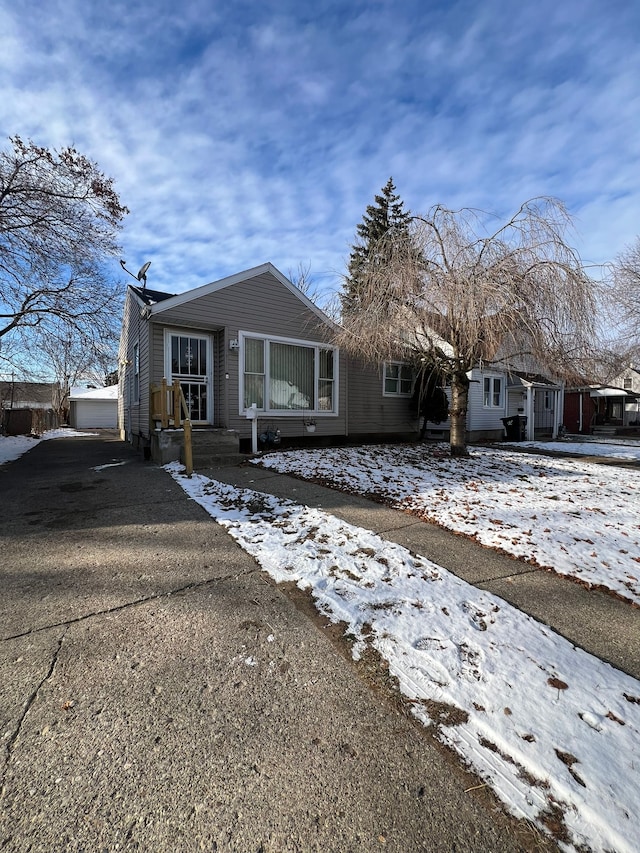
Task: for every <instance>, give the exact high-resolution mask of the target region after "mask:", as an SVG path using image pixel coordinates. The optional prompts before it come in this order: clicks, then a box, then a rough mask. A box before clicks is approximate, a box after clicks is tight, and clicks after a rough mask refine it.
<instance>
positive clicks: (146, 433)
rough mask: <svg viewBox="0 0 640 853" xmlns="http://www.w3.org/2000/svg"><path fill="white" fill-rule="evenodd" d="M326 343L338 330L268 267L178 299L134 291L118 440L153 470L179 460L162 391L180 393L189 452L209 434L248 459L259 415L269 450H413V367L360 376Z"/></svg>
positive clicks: (126, 322)
mask: <svg viewBox="0 0 640 853" xmlns="http://www.w3.org/2000/svg"><path fill="white" fill-rule="evenodd" d="M331 331H332V321H331V320H330V319H329V318H328V317H327V316H326V315H325V314H324V313H323V312H322V311H320V310H319V309H318V307H317V306H315V305H314V304H313V303H312V302H311V301H310V300H309V299H308V298H307V297H306V296H305V295H304V294H303V293H302V292H301V291H300V290H299V289H298V288H296V287H295V285H293V284H292V283H291V282H290V281H289V280H288V279H287V278H286V277H285V276H284V275H282V273H280V272H279V271H278V270H277V269H276V268H275V267H274V266H273V265H272V264H270V263H266V264H263V265H261V266H259V267H255V268H253V269H250V270H246V271H244V272H240V273H237V274H235V275H232V276H228V277H227V278H224V279H222V280H220V281H215V282H212V283H211V284H206V285H204V286H202V287H199V288H196V289H195V290H190V291H188V292H186V293H180V294H177V295H172V294H169V293H160V292H158V291H154V290H149V289H147V288H146V287H142V286H130V287H129V288H128V291H127V296H126V301H125V310H124V319H123V327H122V335H121V339H120V352H119V392H118V425H119V429H120V432H121V435H122V437H123V438H125V439H127V440H129V441H130V442H131V443H133V444H134V445H135V446H137V447H139V448H141V449H143V450H144V451H145V453H147V454H149V455H151V457H152V458H154V459H155V460H157V461H160V462H167V461H170V460H171V459H175V458H178V456H179V436H177V437H176V438H175V440H174V436H173V433H176V432H177V431H176V430H173V431H172V430H171V428H169V429H167V428H166V427H167V424H166V420H163V418H162V413H161V412H160V409H161V408H162V406H164V405H165V403H166V404H167V406H168V407H169V409H171V405H172V399H173V395H172V393H171V392H170V391H169V390H163V389H165V388H166V389H168V388H171V386H172V385H173V383H175V382H177V384H178V385H179V387H180V388H181V390H182V394H183V396H184V400H185V403H186V406H187V408H188V411H189V415H190V419H191V423H192V426H193V429H194V452H195V444H196V441H197V440H199V439H200V438H202V437H203V435H204V434H205V433H208V434H209V436H211V435H216V436H217V437H218V438H219V440H220V441H221V442H222V443H223V444H224V445H225V446H227V447H234V446H235V448H236V449H238V448H239V449H240V450H242V451H247V452H248V451H250V450H251V449H252V442H253V441H254V438H255V433H256V428H255V427H254V426H253V421H252V419H251V416H252V414H253V413H255V417H256V421H257V434H258V436H260V437H261V440H262V444H263V445H265V444H266V445H267V446H268V445H269V443H271V442H273V441H277V440H278V439H281V440H286V441H288V442H289V443H301V444H304V443H306V442H311V441H314V442H317V441H318V440H320V441H326V442H327V443H328V442H332V443H334V442H335V443H337V442H339V441H345V440H366V439H377V438H384V437H389V438H390V437H393V438H394V439H398V440H400V439H406V438H415V437H416V436H417V434H418V419H417V414H416V412H415V411H414V408H413V406H412V394H413V387H412V380H411V375H410V371H408V370H407V367H406V365H402V364H394V363H388V364H385V365H383V366H382V367H380V368H377V367H374V366H370V365H363V364H359V363H357V362H356V361H354V360H353V359H352V358H348V357H347V355H346V354H345V353H343V352H340V351H339V350H338V349H337V348H336V347H335V346H333V344H332V343H331ZM163 380H164V381H165V385H164V386H163V385H162V382H163ZM167 401H168V402H167ZM199 433H200V434H201V435H198V434H199Z"/></svg>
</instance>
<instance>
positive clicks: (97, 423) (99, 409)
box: [71, 400, 118, 429]
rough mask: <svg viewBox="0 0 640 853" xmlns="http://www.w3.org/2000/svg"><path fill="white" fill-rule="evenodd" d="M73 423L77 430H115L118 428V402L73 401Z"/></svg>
mask: <svg viewBox="0 0 640 853" xmlns="http://www.w3.org/2000/svg"><path fill="white" fill-rule="evenodd" d="M71 405H72V416H71V423H72V425H73V426H74V427H75V428H76V429H92V428H93V429H115V428H116V427H117V426H118V403H117V401H116V400H73V401H72V403H71Z"/></svg>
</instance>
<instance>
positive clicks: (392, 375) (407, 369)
mask: <svg viewBox="0 0 640 853" xmlns="http://www.w3.org/2000/svg"><path fill="white" fill-rule="evenodd" d="M412 390H413V370H412V368H411V365H409V364H402V363H401V362H390V361H389V362H386V363H385V365H384V395H385V396H386V397H410V396H411V392H412Z"/></svg>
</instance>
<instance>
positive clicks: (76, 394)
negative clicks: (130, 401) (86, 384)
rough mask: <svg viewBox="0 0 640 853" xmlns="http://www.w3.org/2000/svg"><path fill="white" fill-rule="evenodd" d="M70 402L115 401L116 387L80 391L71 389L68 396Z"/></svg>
mask: <svg viewBox="0 0 640 853" xmlns="http://www.w3.org/2000/svg"><path fill="white" fill-rule="evenodd" d="M69 399H70V400H117V399H118V386H117V385H109V387H108V388H90V389H85V390H82V389H80V388H72V389H71V394H70V395H69Z"/></svg>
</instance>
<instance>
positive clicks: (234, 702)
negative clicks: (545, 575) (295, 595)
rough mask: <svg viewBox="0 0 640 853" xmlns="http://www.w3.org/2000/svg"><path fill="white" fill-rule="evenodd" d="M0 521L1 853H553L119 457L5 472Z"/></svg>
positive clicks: (107, 449)
mask: <svg viewBox="0 0 640 853" xmlns="http://www.w3.org/2000/svg"><path fill="white" fill-rule="evenodd" d="M217 473H218V476H221V475H222V471H219V472H217ZM262 473H266V472H262ZM225 476H227V477H228V478H229V479H230V480H232V479H234V478H239V479H240V480H243V481H244V480H248V479H249V478H252V479H254V480H255V478H256V477H258V476H261V472H258V471H256V470H255V469H254V468H253V467H251V468H235V469H226V474H225ZM269 477H270V482H269V486H268V488H270V489H276V488H282V489H285V490H287V492H288V496H289V497H292V496H293V497H295V496H296V495H295V494H293V493H292V491H291V490H292V488H296V489H300V490H302V485H301V484H299V483H297V481H296V483H294V484H290V483H287V482H286V481H285V480H284V479H282V478H280V479H279V478H277V477H276V476H274V475H273V474H270V475H269ZM278 483H280V485H278ZM264 486H265V487H267V483H266V482H265V483H264ZM300 495H301V492H300ZM323 500H326V502H327V508H329V506H328V505H329V504H330V503H331V501H333V502H334V503H335V504H336V505H337V504H338V503H340V504H341V506H342V509H341V511H344V512H347V509H348V507H349V506H351V505H352V508H351V509H348V511H349V512H354V513H356V514H357V513H361V518H362V523H363V524H365V525H366V526H371V525H370V522H369V520H370V519H371V518H372V514H373V508H372V507H370V506H369V507H367V506H364V505H362V504H361V503H360V502H359V501H356V500H353V501H352V500H351V499H347V498H346V497H345V496H341V495H337V494H335V493H329V494H327V495H325V496H324V498H323ZM338 509H339V507H338V506H336V507H335V511H336V513H337V514H338ZM376 509H377V510H378V511H379V512H381V513H382V512H385V511H384V510H383V509H382V508H376ZM0 514H1V515H0V517H1V518H2V536H1V539H0V545H1V548H2V552H1V553H2V559H1V562H0V589H1V591H2V595H1V597H0V677H1V679H2V681H1V683H2V689H1V691H0V725H1V728H0V732H1V737H2V747H3V750H2V755H1V757H0V768H1V770H0V772H1V775H2V779H1V784H2V802H1V804H0V848H2V849H3V850H7V851H15V852H16V853H21V852H22V851H25V853H26V851H115V850H120V851H123V850H125V851H129V850H130V851H134V850H139V851H172V853H177V851H195V850H206V851H234V853H253V851H255V853H258V851H262V853H266V852H267V851H272V853H275V851H278V853H281V852H282V853H283V852H284V851H316V850H317V851H336V853H337V851H340V853H346V851H354V853H355V851H357V853H366V852H367V851H376V850H383V849H384V850H387V851H398V853H411V852H412V851H452V850H456V851H491V850H493V851H516V850H520V851H525V850H534V849H535V850H545V849H546V850H548V849H554V848H553V846H552V845H549V844H547V843H546V842H544V841H542V840H541V839H540V837H539V836H538V835H537V833H536V832H535V831H534V830H532V829H530V828H529V827H528V826H527V825H526V824H523V823H519V822H517V821H515V820H514V819H512V818H510V817H508V816H506V815H505V814H504V813H503V811H502V810H501V809H500V807H499V806H498V805H497V804H496V802H495V800H494V799H493V797H492V795H491V794H490V793H489V792H488V790H487V789H486V788H484V787H483V786H479V785H478V780H477V779H475V778H474V777H472V776H470V775H468V774H466V773H465V772H464V771H463V770H462V769H461V768H460V766H459V764H458V762H457V761H456V760H455V759H454V758H452V757H451V756H450V755H449V754H448V753H447V752H446V751H445V750H444V749H443V748H442V747H440V746H439V745H438V744H437V743H436V742H435V741H434V740H432V739H431V737H430V735H429V733H428V732H425V731H424V730H423V729H421V728H419V727H418V726H417V725H415V724H414V723H412V721H411V720H410V719H409V718H408V717H407V716H406V715H404V714H403V713H401V711H400V710H399V708H398V706H397V705H395V704H394V703H393V702H392V701H389V700H387V698H385V694H384V691H379V690H373V689H371V688H370V687H368V686H367V684H366V683H365V682H364V681H363V680H362V679H360V678H359V677H358V675H357V673H356V671H355V670H354V668H353V667H352V666H351V665H350V664H349V662H348V661H346V660H345V658H344V657H343V656H341V654H339V652H338V651H337V650H336V648H335V647H334V645H332V643H331V642H330V640H329V638H328V637H327V636H326V635H325V634H323V633H322V632H321V631H319V630H318V629H317V628H316V627H315V626H314V623H313V622H312V621H311V620H310V619H308V618H307V617H306V616H305V615H304V614H303V613H302V612H301V611H300V610H298V609H296V607H295V606H294V605H293V604H292V602H291V600H290V599H289V598H288V597H287V596H286V595H285V594H284V592H283V591H281V590H280V589H279V588H277V587H275V586H273V584H271V583H269V582H268V581H267V579H266V578H265V577H264V575H263V574H262V573H261V572H260V571H259V570H258V568H257V566H256V564H255V563H254V561H253V560H252V559H251V558H250V557H249V556H248V555H247V554H245V553H244V552H243V551H242V550H241V549H240V548H239V547H238V546H237V545H236V544H235V543H234V542H233V540H232V539H231V538H230V537H229V536H228V534H227V533H226V532H225V531H224V530H223V529H222V528H220V527H219V526H218V525H216V524H215V523H214V522H212V521H211V519H210V518H209V517H208V516H207V515H206V514H205V513H204V511H203V510H201V509H200V507H198V506H197V505H196V504H195V503H194V502H192V501H190V500H188V499H187V497H186V495H185V494H184V492H183V491H182V489H180V487H179V486H178V485H177V484H175V483H174V482H173V480H172V479H171V477H170V476H169V475H168V474H167V473H166V472H164V471H163V470H162V469H160V468H158V467H156V466H154V465H152V464H150V463H145V462H143V461H142V460H141V458H140V457H139V456H138V455H137V454H136V453H135V452H134V451H133V450H132V449H131V448H130V447H129V446H127V445H125V444H124V443H122V442H120V441H118V440H116V439H115V438H114V437H113V436H109V435H108V434H107V435H103V436H100V437H98V438H93V437H87V438H74V439H57V440H55V441H47V442H42V443H40V444H39V445H38V446H37V447H35V448H34V449H33V450H31V451H30V452H29V453H28V454H26V455H25V456H23V457H22V458H20V459H18V460H16V461H15V462H11V463H8V464H6V465H3V466H0ZM379 518H380V519H381V520H382V516H379ZM397 533H398V535H400V536H402V537H405V539H406V540H407V542H408V540H409V539H410V537H411V535H412V532H411V525H409V527H408V528H407V529H405V530H404V531H402V530H400V529H398V531H397ZM432 556H434V558H436V559H440V557H441V555H440V554H433V555H432ZM440 561H441V560H440Z"/></svg>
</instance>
